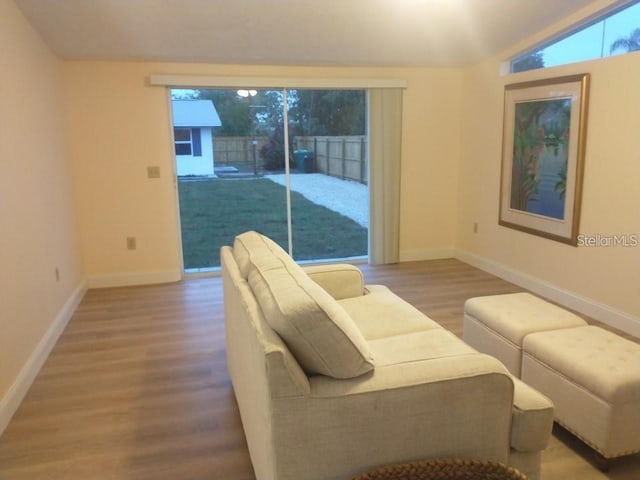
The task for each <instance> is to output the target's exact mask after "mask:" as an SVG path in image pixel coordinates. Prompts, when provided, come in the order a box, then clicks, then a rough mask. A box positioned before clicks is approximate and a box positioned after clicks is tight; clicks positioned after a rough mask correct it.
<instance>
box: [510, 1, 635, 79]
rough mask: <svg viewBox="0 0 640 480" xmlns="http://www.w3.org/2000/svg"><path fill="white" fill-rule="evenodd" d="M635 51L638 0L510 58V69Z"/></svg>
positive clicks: (535, 67)
mask: <svg viewBox="0 0 640 480" xmlns="http://www.w3.org/2000/svg"><path fill="white" fill-rule="evenodd" d="M636 50H640V1H638V0H636V1H633V2H631V3H630V4H627V5H626V6H624V7H622V8H619V9H616V10H613V11H610V12H608V13H607V14H606V15H604V16H602V17H599V18H598V19H596V20H595V21H592V22H590V23H587V24H586V25H582V26H581V27H579V28H577V29H575V30H572V31H570V32H569V33H567V34H566V35H563V36H561V37H560V38H556V39H554V40H552V41H550V42H548V43H545V44H543V45H539V46H537V47H536V48H534V49H531V50H529V51H528V52H526V53H524V54H522V55H520V56H518V57H516V58H514V59H512V60H511V72H512V73H515V72H523V71H526V70H534V69H537V68H546V67H553V66H556V65H564V64H567V63H574V62H582V61H585V60H592V59H595V58H602V57H608V56H610V55H619V54H624V53H628V52H632V51H636Z"/></svg>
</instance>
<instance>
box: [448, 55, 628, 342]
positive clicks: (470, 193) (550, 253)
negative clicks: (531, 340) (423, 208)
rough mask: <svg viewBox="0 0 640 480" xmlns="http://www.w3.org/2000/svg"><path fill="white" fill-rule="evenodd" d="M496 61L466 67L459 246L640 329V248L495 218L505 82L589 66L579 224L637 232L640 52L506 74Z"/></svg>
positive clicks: (603, 231) (591, 231)
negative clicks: (534, 230)
mask: <svg viewBox="0 0 640 480" xmlns="http://www.w3.org/2000/svg"><path fill="white" fill-rule="evenodd" d="M500 60H501V58H494V59H492V60H490V61H487V62H485V63H483V64H482V65H478V66H475V67H472V68H468V69H465V71H464V83H463V89H462V91H463V95H464V97H463V104H464V105H465V113H464V115H463V116H462V122H463V126H462V142H461V144H462V155H461V163H460V189H459V212H458V239H457V245H458V248H460V249H462V250H464V251H466V252H469V253H471V254H473V255H476V256H479V257H480V258H482V259H484V260H487V261H489V262H495V263H496V264H498V265H499V266H501V267H505V268H506V269H511V270H514V271H516V272H520V273H521V274H523V275H525V276H529V277H532V278H533V279H536V280H537V281H539V282H538V283H539V284H540V286H541V287H543V288H544V287H545V286H549V287H551V288H552V289H555V290H556V291H557V292H562V291H564V292H566V293H567V295H568V297H574V298H576V299H578V300H580V299H586V300H587V301H588V302H589V303H591V304H592V305H593V306H594V308H596V309H600V307H602V309H601V311H600V313H601V315H602V316H603V318H602V319H603V320H608V319H607V317H611V318H613V317H618V318H622V320H623V321H626V320H628V322H627V324H628V325H631V329H632V330H633V331H635V332H636V334H637V333H638V332H640V321H639V320H638V319H639V317H640V295H638V292H640V247H635V248H624V247H621V246H617V247H608V248H607V247H573V246H568V245H565V244H561V243H558V242H554V241H551V240H546V239H544V238H541V237H537V236H533V235H529V234H526V233H522V232H519V231H516V230H512V229H509V228H505V227H501V226H498V223H497V219H498V195H499V180H500V159H501V140H502V107H503V92H504V85H505V84H507V83H515V82H520V81H526V80H534V79H540V78H548V77H555V76H561V75H569V74H576V73H590V74H591V93H590V99H589V115H588V132H587V145H586V157H585V172H584V191H583V197H582V215H581V226H580V233H581V234H584V235H596V234H600V235H624V234H627V235H634V234H635V235H639V234H640V188H638V182H639V180H640V135H639V133H638V129H639V126H640V121H639V119H638V105H640V88H639V86H640V52H638V53H632V54H628V55H622V56H615V57H609V58H605V59H601V60H596V61H589V62H582V63H577V64H572V65H565V66H562V67H555V68H548V69H544V70H538V71H532V72H524V73H520V74H515V75H506V76H502V77H501V76H500V75H499V74H498V72H499V66H500ZM474 222H477V223H478V225H479V232H478V233H477V234H474V233H473V227H472V226H473V223H474ZM638 239H640V236H639V237H638ZM568 297H567V298H568ZM625 319H626V320H625Z"/></svg>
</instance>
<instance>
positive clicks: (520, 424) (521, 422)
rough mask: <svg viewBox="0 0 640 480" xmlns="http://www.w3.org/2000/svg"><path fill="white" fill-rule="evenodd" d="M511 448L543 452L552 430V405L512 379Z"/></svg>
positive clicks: (527, 386) (515, 379)
mask: <svg viewBox="0 0 640 480" xmlns="http://www.w3.org/2000/svg"><path fill="white" fill-rule="evenodd" d="M513 384H514V395H513V417H512V422H511V447H512V448H514V449H515V450H518V451H520V452H537V451H541V450H544V449H545V448H546V446H547V443H548V442H549V438H550V437H551V429H552V428H553V403H552V402H551V400H549V399H548V398H547V397H545V396H544V395H542V394H541V393H539V392H538V391H537V390H534V389H533V388H531V387H530V386H529V385H527V384H525V383H523V382H522V381H520V380H519V379H517V378H515V377H514V378H513Z"/></svg>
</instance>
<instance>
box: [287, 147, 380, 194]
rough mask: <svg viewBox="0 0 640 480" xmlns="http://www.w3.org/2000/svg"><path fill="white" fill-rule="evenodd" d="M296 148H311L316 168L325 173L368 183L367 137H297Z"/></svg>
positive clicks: (317, 170)
mask: <svg viewBox="0 0 640 480" xmlns="http://www.w3.org/2000/svg"><path fill="white" fill-rule="evenodd" d="M293 144H294V150H309V151H310V152H313V154H314V158H315V164H314V170H315V171H316V172H319V173H324V174H325V175H330V176H332V177H338V178H342V179H348V180H355V181H356V182H360V183H364V184H366V183H367V177H368V175H367V137H366V136H364V135H352V136H343V137H295V138H294V140H293Z"/></svg>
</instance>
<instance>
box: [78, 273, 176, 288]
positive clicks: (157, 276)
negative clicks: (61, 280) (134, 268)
mask: <svg viewBox="0 0 640 480" xmlns="http://www.w3.org/2000/svg"><path fill="white" fill-rule="evenodd" d="M180 280H182V273H181V272H180V271H179V270H160V271H155V272H135V273H112V274H106V275H93V276H90V277H89V280H88V284H89V288H108V287H130V286H135V285H153V284H157V283H173V282H179V281H180Z"/></svg>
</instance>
